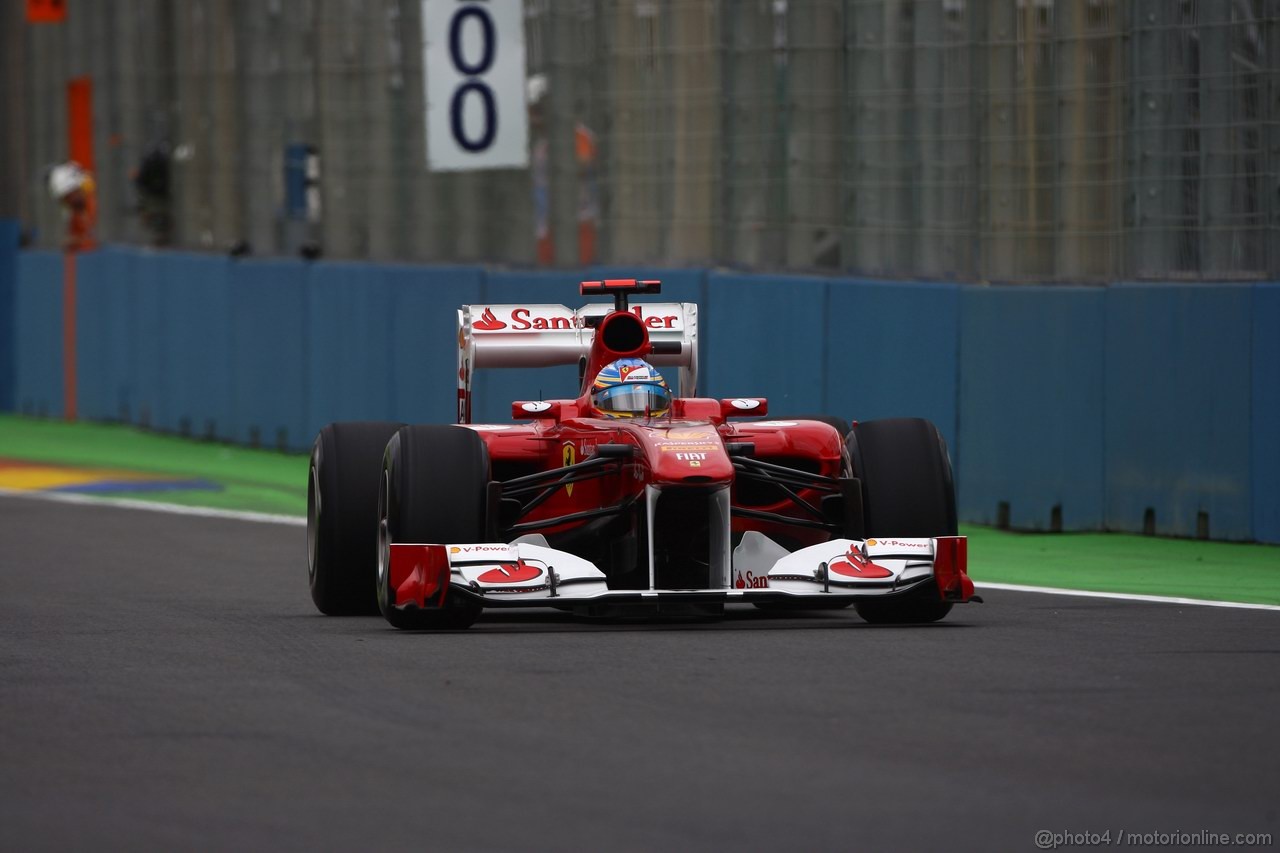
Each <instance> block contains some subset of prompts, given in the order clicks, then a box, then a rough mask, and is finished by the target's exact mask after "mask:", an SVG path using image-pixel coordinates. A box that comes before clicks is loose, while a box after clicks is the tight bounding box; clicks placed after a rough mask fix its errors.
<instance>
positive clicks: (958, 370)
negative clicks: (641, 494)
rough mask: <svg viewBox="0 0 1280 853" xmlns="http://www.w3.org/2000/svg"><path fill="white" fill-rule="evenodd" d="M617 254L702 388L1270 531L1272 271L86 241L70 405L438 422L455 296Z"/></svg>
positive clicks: (552, 379)
mask: <svg viewBox="0 0 1280 853" xmlns="http://www.w3.org/2000/svg"><path fill="white" fill-rule="evenodd" d="M13 266H14V267H15V268H16V278H13V277H11V280H9V283H8V284H6V279H5V277H4V259H3V253H2V252H0V312H7V315H6V313H0V320H3V321H4V322H5V323H6V324H7V325H6V326H3V327H0V328H8V326H9V325H11V327H12V329H13V331H12V333H11V334H8V335H7V336H6V337H5V338H4V339H3V340H0V394H2V393H3V391H4V389H5V387H6V386H5V384H4V382H5V380H4V376H5V373H4V370H3V368H4V365H5V364H6V361H5V359H9V360H10V362H9V363H11V364H12V370H11V372H10V376H11V379H10V381H9V385H8V388H9V389H10V391H11V399H10V401H9V407H10V408H12V409H14V410H16V411H19V412H25V413H30V414H37V415H47V416H60V415H61V414H62V411H63V388H62V382H63V370H62V313H63V311H62V308H63V306H62V298H63V287H62V270H63V260H62V256H61V255H60V254H57V253H51V252H23V253H19V254H18V256H17V261H16V264H14V265H13ZM620 274H627V275H637V276H640V277H656V278H662V279H663V280H664V293H663V298H667V299H671V300H678V301H692V302H697V303H698V304H699V306H700V335H701V341H702V374H701V382H700V386H701V387H700V388H699V389H698V391H699V394H701V395H705V396H733V395H741V394H758V395H763V396H767V397H769V398H770V409H771V412H772V414H774V415H776V416H781V417H785V416H788V415H791V416H795V415H804V414H835V415H841V416H844V417H846V418H849V419H853V420H869V419H872V418H881V417H899V416H913V415H915V416H922V417H927V418H929V419H931V420H933V421H934V422H935V423H936V424H937V425H938V427H939V429H940V430H941V431H942V433H943V435H944V437H945V438H946V440H947V442H948V445H949V446H950V448H951V453H952V458H953V460H954V463H955V469H956V480H957V485H958V487H959V503H960V513H961V517H962V519H964V520H968V521H975V522H981V523H987V524H992V523H996V522H998V521H1001V520H1002V519H1003V518H1005V517H1007V519H1008V521H1009V523H1011V524H1012V525H1013V526H1014V527H1019V528H1026V529H1039V530H1045V529H1053V528H1058V527H1060V528H1061V529H1066V530H1101V529H1113V530H1131V531H1141V530H1143V529H1144V528H1148V529H1152V530H1154V531H1155V532H1157V533H1162V534H1173V535H1180V536H1195V535H1204V534H1206V533H1207V534H1208V535H1209V536H1211V537H1213V538H1217V539H1233V540H1247V539H1255V538H1256V539H1260V540H1263V541H1270V542H1280V336H1277V335H1276V334H1275V330H1276V329H1277V328H1280V284H1275V283H1269V284H1196V285H1173V284H1169V285H1165V284H1120V285H1114V286H1111V287H1106V288H1104V287H1031V286H1023V287H988V286H981V285H956V284H924V283H913V282H894V283H886V282H877V281H866V280H856V279H841V278H824V277H812V276H766V275H745V274H738V273H730V272H723V271H705V270H646V269H640V270H617V269H603V268H597V269H591V270H586V271H565V272H544V271H538V272H532V271H526V272H520V271H492V270H485V269H483V268H480V267H472V266H458V267H445V266H430V267H428V266H407V265H371V264H355V263H332V262H319V263H314V264H309V263H305V262H302V261H293V260H251V259H246V260H232V259H229V258H225V257H218V256H208V255H194V254H183V253H153V252H149V251H146V250H135V249H125V248H108V249H104V250H102V251H99V252H94V253H89V254H85V255H82V256H81V257H80V258H79V275H78V287H77V303H78V304H77V314H78V349H77V352H78V358H77V370H78V376H79V378H78V389H79V394H78V396H79V411H80V416H81V417H83V418H87V419H92V420H123V421H129V422H133V423H139V424H144V425H147V426H150V427H153V428H156V429H161V430H165V431H169V432H177V433H186V434H190V435H193V436H196V437H209V438H215V439H218V440H225V441H234V442H240V443H248V444H259V445H262V446H266V447H285V448H289V449H294V450H299V449H305V448H307V447H308V446H309V445H310V442H311V439H312V437H313V436H314V434H315V432H316V431H317V430H318V429H319V428H320V427H321V426H322V425H323V424H325V423H327V422H328V421H331V420H338V419H364V418H392V419H400V420H405V421H413V422H448V421H450V420H451V419H452V417H453V411H454V399H455V396H454V389H455V387H456V386H455V377H454V373H455V371H454V365H455V347H456V344H455V313H454V310H455V308H456V307H457V306H458V305H460V304H463V303H485V302H489V303H500V302H515V301H527V302H560V303H564V304H569V305H574V304H578V303H579V302H580V297H579V296H578V295H577V291H576V286H575V285H576V281H577V280H578V279H579V278H582V277H598V276H608V275H620ZM6 288H7V290H6ZM6 294H8V296H7V297H6ZM6 298H8V299H9V300H10V301H9V303H6V302H5V299H6ZM6 306H8V307H6ZM575 388H576V372H575V368H573V367H563V368H546V369H540V370H526V371H484V372H481V373H480V374H478V378H477V382H476V393H477V400H476V407H475V411H476V418H477V420H481V421H496V422H502V421H505V420H507V419H508V416H509V404H510V401H511V400H512V399H515V398H518V397H528V396H531V395H537V394H539V393H541V394H543V395H545V396H568V395H571V394H572V393H573V392H574V390H575ZM3 400H4V398H3V396H0V401H3ZM0 453H2V449H0Z"/></svg>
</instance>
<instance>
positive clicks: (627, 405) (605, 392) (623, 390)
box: [591, 382, 671, 415]
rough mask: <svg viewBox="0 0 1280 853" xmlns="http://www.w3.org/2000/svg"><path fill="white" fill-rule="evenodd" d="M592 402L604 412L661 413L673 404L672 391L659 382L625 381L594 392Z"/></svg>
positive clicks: (629, 413) (630, 413)
mask: <svg viewBox="0 0 1280 853" xmlns="http://www.w3.org/2000/svg"><path fill="white" fill-rule="evenodd" d="M591 404H592V405H593V406H595V407H596V408H597V409H599V410H600V411H602V412H617V413H619V414H628V415H643V414H645V413H646V412H648V413H649V414H651V415H661V414H665V413H666V411H667V408H668V407H669V406H670V405H671V391H670V390H668V389H667V388H666V386H664V385H660V384H659V383H657V382H623V383H622V384H620V385H611V386H609V387H608V388H602V389H600V390H598V391H596V392H595V393H593V394H592V395H591Z"/></svg>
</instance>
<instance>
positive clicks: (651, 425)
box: [307, 279, 974, 628]
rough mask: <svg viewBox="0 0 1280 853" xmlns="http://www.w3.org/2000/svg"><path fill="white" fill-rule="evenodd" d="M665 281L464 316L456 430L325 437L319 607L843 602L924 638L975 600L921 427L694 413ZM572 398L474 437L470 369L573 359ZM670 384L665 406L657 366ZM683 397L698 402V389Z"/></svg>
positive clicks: (424, 610) (710, 606)
mask: <svg viewBox="0 0 1280 853" xmlns="http://www.w3.org/2000/svg"><path fill="white" fill-rule="evenodd" d="M658 289H659V285H658V282H649V281H635V280H631V279H624V280H606V281H593V282H584V283H583V284H582V293H583V294H584V295H588V296H592V295H607V296H610V297H612V299H613V302H612V304H608V303H597V304H590V305H587V306H586V307H584V308H582V309H580V310H578V311H573V310H570V309H568V308H565V307H564V306H561V305H486V306H465V307H463V308H462V309H460V311H459V314H458V324H459V331H458V343H459V354H458V377H459V388H458V420H459V423H458V424H456V425H448V426H404V425H401V424H397V423H381V422H379V423H367V422H361V423H335V424H330V425H329V426H326V427H325V428H324V429H323V430H321V432H320V435H319V437H318V438H317V439H316V443H315V448H314V450H313V451H312V455H311V473H310V482H309V488H308V493H307V562H308V570H309V574H310V581H311V595H312V598H313V599H314V600H315V603H316V606H317V607H318V608H319V609H320V610H321V611H322V612H324V613H328V614H340V613H360V612H370V611H372V610H373V608H374V607H375V606H376V607H377V608H378V609H379V610H380V611H381V612H382V614H383V615H384V616H385V617H386V618H387V620H388V621H389V622H390V623H391V624H392V625H394V626H396V627H398V628H438V627H466V626H468V625H470V624H471V623H472V622H474V621H475V620H476V618H477V617H478V616H479V615H480V614H481V612H482V611H483V610H484V609H485V608H499V607H554V608H560V609H563V610H570V611H572V612H574V613H577V614H581V615H585V616H595V615H598V616H609V615H644V614H668V615H670V614H675V615H681V614H684V615H704V616H706V615H710V616H714V615H718V614H721V613H723V610H724V607H725V605H728V604H754V605H756V606H758V607H761V608H765V609H779V610H781V609H787V608H795V609H808V608H822V607H829V608H836V607H844V606H847V605H849V604H852V605H854V607H856V608H857V611H858V613H859V614H860V615H861V616H862V617H863V618H864V619H866V620H868V621H870V622H931V621H935V620H937V619H941V618H942V617H943V616H945V615H946V614H947V612H948V611H949V610H950V609H951V607H952V605H953V604H954V603H959V602H966V601H970V600H974V595H973V584H972V582H971V581H970V580H969V578H968V575H967V574H966V549H965V540H964V538H963V537H960V536H957V535H956V510H955V490H954V486H953V484H952V478H951V465H950V462H949V460H948V458H947V451H946V447H945V445H944V443H943V441H942V438H941V437H940V435H939V434H938V431H937V429H935V428H934V426H933V425H932V424H931V423H929V422H928V421H924V420H919V419H897V420H883V421H870V422H866V423H860V424H855V425H854V426H853V428H852V430H850V431H848V434H847V435H845V434H843V433H844V430H843V429H842V428H841V427H839V426H837V425H836V424H837V423H838V420H837V419H834V418H786V419H775V420H765V419H763V418H764V417H765V416H766V415H767V408H768V407H767V403H766V401H765V400H764V399H761V398H755V397H738V398H733V399H724V400H715V399H706V398H700V397H696V396H694V391H693V389H694V388H695V387H696V383H697V365H698V360H697V308H696V306H694V305H691V304H681V303H657V304H653V303H650V304H635V305H631V304H630V299H631V297H633V296H635V295H637V294H654V293H657V292H658ZM574 363H576V364H577V365H578V367H579V373H580V380H581V385H580V388H579V394H578V396H577V398H575V399H570V400H527V401H516V402H515V403H513V404H512V414H513V417H514V419H515V420H518V421H520V420H522V421H525V422H521V423H516V422H513V423H507V424H483V425H482V424H472V423H470V420H471V377H472V372H473V370H474V369H475V368H477V367H512V366H546V365H554V364H574ZM663 367H666V368H670V367H675V368H678V372H679V378H680V389H681V391H682V394H683V395H682V396H679V397H673V396H672V395H671V393H670V390H669V389H668V387H667V385H666V382H665V380H664V379H662V378H661V376H660V372H659V368H663ZM685 395H687V396H685Z"/></svg>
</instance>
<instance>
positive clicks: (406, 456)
mask: <svg viewBox="0 0 1280 853" xmlns="http://www.w3.org/2000/svg"><path fill="white" fill-rule="evenodd" d="M488 487H489V450H488V448H487V447H486V446H485V443H484V441H483V440H482V439H481V438H480V436H479V435H477V434H476V433H475V431H473V430H470V429H467V428H465V427H455V426H407V427H404V428H403V429H401V430H400V431H399V432H397V433H396V434H395V435H393V436H392V437H391V440H390V441H389V442H387V447H386V452H385V453H384V454H383V458H382V481H381V484H380V487H379V489H378V570H377V579H378V581H377V584H378V596H377V597H378V607H379V609H380V610H381V611H382V615H383V616H385V617H386V619H387V621H388V622H390V623H391V624H392V625H393V626H395V627H396V628H466V627H468V626H469V625H471V623H473V622H475V621H476V618H477V617H478V616H479V615H480V606H479V605H478V604H475V603H474V602H472V601H470V600H469V599H466V598H464V597H462V596H458V595H446V596H445V606H444V607H443V608H440V609H409V610H397V609H396V608H395V606H394V605H395V600H394V595H395V592H394V590H392V589H391V586H390V577H389V576H390V562H391V545H392V543H395V542H415V543H423V544H445V543H449V542H483V541H484V539H485V511H486V506H487V503H488V499H487V496H488Z"/></svg>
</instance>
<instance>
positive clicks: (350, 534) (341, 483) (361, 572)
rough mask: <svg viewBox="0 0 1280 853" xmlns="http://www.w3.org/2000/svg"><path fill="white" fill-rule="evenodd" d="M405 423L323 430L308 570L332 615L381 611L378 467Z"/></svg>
mask: <svg viewBox="0 0 1280 853" xmlns="http://www.w3.org/2000/svg"><path fill="white" fill-rule="evenodd" d="M400 427H401V424H398V423H390V422H380V421H371V422H348V423H335V424H329V425H328V426H326V427H325V428H324V429H322V430H320V434H319V435H318V436H316V443H315V445H314V446H313V447H312V448H311V467H310V471H309V474H308V477H307V574H308V577H309V580H310V583H311V599H312V601H314V602H315V603H316V607H317V608H319V609H320V612H321V613H324V614H326V615H328V616H347V615H352V614H373V613H377V612H378V602H377V598H376V597H375V595H374V579H375V577H376V574H377V564H378V540H377V535H376V534H377V529H378V528H377V522H378V471H379V470H380V469H381V464H382V451H383V449H384V448H386V446H387V440H388V439H389V438H391V436H392V435H394V434H395V431H396V430H398V429H399V428H400Z"/></svg>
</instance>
